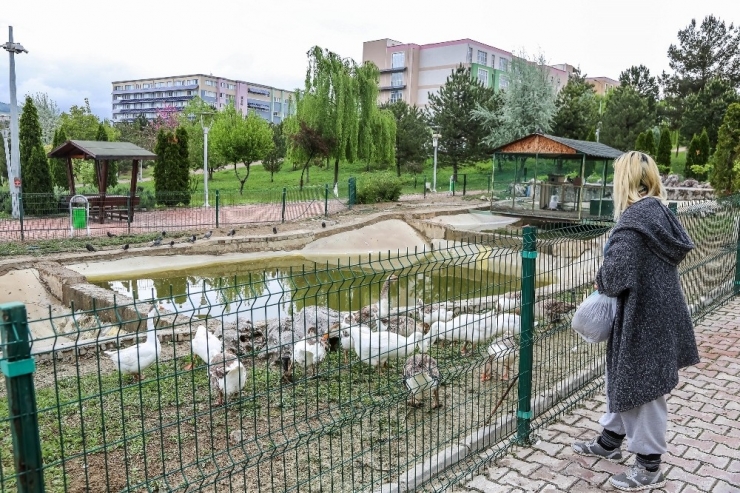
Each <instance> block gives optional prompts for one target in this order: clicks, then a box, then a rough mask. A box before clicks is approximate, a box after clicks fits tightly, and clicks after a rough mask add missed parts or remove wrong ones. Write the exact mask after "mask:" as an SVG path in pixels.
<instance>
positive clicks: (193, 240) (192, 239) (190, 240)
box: [188, 235, 195, 243]
mask: <svg viewBox="0 0 740 493" xmlns="http://www.w3.org/2000/svg"><path fill="white" fill-rule="evenodd" d="M188 243H195V235H193V236H191V237H190V238H188Z"/></svg>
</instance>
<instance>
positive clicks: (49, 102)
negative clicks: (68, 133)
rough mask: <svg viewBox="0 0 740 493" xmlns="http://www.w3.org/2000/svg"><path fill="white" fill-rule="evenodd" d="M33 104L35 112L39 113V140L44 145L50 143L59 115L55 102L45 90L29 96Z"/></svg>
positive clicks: (57, 124)
mask: <svg viewBox="0 0 740 493" xmlns="http://www.w3.org/2000/svg"><path fill="white" fill-rule="evenodd" d="M31 99H32V100H33V104H34V105H35V106H36V112H37V113H38V115H39V125H41V142H42V143H43V144H44V145H47V144H51V143H52V140H53V138H54V132H55V131H56V129H57V127H58V126H59V117H60V114H61V112H60V111H59V106H57V103H56V102H55V101H54V100H53V99H51V98H50V97H49V95H48V94H46V93H45V92H37V93H36V94H34V95H33V96H31Z"/></svg>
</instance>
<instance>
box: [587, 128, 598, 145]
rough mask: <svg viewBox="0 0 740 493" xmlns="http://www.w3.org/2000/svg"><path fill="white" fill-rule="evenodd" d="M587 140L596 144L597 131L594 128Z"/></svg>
mask: <svg viewBox="0 0 740 493" xmlns="http://www.w3.org/2000/svg"><path fill="white" fill-rule="evenodd" d="M586 140H587V141H589V142H596V131H595V130H594V129H593V128H592V129H591V130H590V131H589V132H588V137H586Z"/></svg>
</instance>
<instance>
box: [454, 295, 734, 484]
mask: <svg viewBox="0 0 740 493" xmlns="http://www.w3.org/2000/svg"><path fill="white" fill-rule="evenodd" d="M696 340H697V343H698V344H699V353H700V355H701V358H702V362H701V363H700V364H699V365H697V366H695V367H690V368H685V369H684V370H682V372H681V381H680V383H679V385H678V387H677V388H676V389H674V391H673V393H672V394H671V396H670V398H669V399H668V412H669V416H668V453H667V454H665V455H663V470H664V472H666V474H667V479H668V483H667V484H666V487H665V488H664V489H660V490H653V491H659V492H681V493H693V492H711V493H729V492H740V297H736V298H735V299H734V300H733V301H731V302H730V303H728V304H727V305H725V306H723V307H721V308H719V309H717V310H716V311H715V312H714V313H713V314H712V315H710V316H709V317H707V318H706V319H704V320H703V321H702V322H701V323H700V324H699V325H698V326H697V327H696ZM604 410H605V405H604V397H603V396H598V395H597V396H595V397H594V398H593V399H591V400H587V401H585V402H584V403H583V405H582V406H581V407H580V408H579V409H577V410H574V411H573V412H572V413H571V414H567V415H565V416H563V418H562V420H560V421H559V422H557V423H554V424H551V425H549V426H547V427H546V428H544V429H542V430H539V432H538V437H539V441H538V442H537V443H536V444H535V445H534V446H532V447H529V448H518V449H516V450H515V451H514V452H513V453H512V454H511V455H508V456H506V457H504V458H502V459H500V460H499V461H497V462H496V463H494V464H493V465H492V466H491V467H489V468H488V470H487V472H486V473H485V474H482V475H479V476H475V477H474V478H473V480H472V481H469V482H467V484H462V485H460V487H457V488H455V489H454V490H453V491H456V492H541V491H542V492H545V491H548V492H550V491H568V492H588V491H618V490H617V489H616V488H614V487H612V486H611V485H610V484H609V477H610V476H611V475H613V474H615V473H618V472H621V471H622V470H623V469H624V468H625V465H619V464H613V463H611V462H608V461H606V460H600V459H593V458H588V457H581V456H579V455H576V454H575V453H574V452H573V451H572V450H571V448H570V444H571V442H572V441H573V439H575V438H591V437H593V436H594V435H595V434H596V433H598V432H600V431H601V427H600V426H599V425H598V423H597V421H598V418H599V416H600V415H601V413H603V412H604ZM633 461H634V458H632V457H628V459H627V460H626V461H625V464H626V465H630V464H632V463H633Z"/></svg>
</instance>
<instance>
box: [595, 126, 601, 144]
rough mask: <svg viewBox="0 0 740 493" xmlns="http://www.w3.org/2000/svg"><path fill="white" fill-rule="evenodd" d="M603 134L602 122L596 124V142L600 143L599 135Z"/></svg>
mask: <svg viewBox="0 0 740 493" xmlns="http://www.w3.org/2000/svg"><path fill="white" fill-rule="evenodd" d="M600 133H601V122H599V123H597V124H596V142H598V141H599V134H600Z"/></svg>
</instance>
